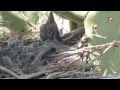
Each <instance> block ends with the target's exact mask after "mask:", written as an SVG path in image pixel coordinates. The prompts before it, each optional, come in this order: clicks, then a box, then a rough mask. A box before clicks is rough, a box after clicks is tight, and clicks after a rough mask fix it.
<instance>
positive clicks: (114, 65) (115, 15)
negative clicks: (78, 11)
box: [84, 11, 120, 75]
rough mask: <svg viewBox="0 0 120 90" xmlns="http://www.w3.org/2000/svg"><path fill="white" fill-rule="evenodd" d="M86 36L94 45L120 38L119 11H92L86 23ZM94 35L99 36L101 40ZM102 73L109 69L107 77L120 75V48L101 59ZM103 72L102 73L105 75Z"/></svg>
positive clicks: (114, 49) (113, 48)
mask: <svg viewBox="0 0 120 90" xmlns="http://www.w3.org/2000/svg"><path fill="white" fill-rule="evenodd" d="M84 25H85V34H86V35H87V37H88V39H89V42H90V43H91V44H92V45H99V44H104V43H109V42H112V41H113V40H115V39H119V38H120V12H119V11H90V12H89V14H88V16H87V17H86V19H85V21H84ZM92 34H98V35H100V36H102V37H106V38H100V37H97V36H94V35H92ZM101 64H103V68H102V71H103V72H104V71H105V70H106V69H107V75H108V74H113V71H114V72H117V73H120V47H119V46H118V47H116V48H115V47H112V48H111V49H110V50H109V51H107V52H106V53H105V54H104V55H103V56H102V57H101ZM103 72H102V73H103Z"/></svg>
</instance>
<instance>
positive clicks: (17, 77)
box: [0, 66, 22, 79]
mask: <svg viewBox="0 0 120 90" xmlns="http://www.w3.org/2000/svg"><path fill="white" fill-rule="evenodd" d="M0 70H2V71H4V72H6V73H8V74H10V75H12V76H13V77H15V78H16V79H22V77H20V76H19V75H17V74H15V73H14V72H12V71H10V70H8V69H6V68H4V67H2V66H0Z"/></svg>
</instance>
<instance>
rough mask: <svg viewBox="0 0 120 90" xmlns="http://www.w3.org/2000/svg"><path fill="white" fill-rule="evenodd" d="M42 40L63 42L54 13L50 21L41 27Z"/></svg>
mask: <svg viewBox="0 0 120 90" xmlns="http://www.w3.org/2000/svg"><path fill="white" fill-rule="evenodd" d="M40 39H41V41H42V42H44V41H45V40H58V41H60V42H62V39H61V37H60V34H59V31H58V27H57V24H56V22H55V20H54V17H53V13H52V12H50V14H49V17H48V21H47V22H46V23H45V24H43V25H42V26H41V27H40Z"/></svg>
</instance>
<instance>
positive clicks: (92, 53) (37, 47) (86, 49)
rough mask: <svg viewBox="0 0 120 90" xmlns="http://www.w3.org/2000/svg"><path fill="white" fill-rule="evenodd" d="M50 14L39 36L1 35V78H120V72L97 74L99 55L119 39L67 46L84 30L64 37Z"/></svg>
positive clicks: (117, 43)
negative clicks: (94, 44) (34, 37)
mask: <svg viewBox="0 0 120 90" xmlns="http://www.w3.org/2000/svg"><path fill="white" fill-rule="evenodd" d="M50 16H52V18H50V17H49V18H48V19H49V20H48V22H47V23H46V24H45V25H43V26H42V28H41V30H40V31H41V32H40V39H32V38H27V39H25V38H23V36H22V33H21V34H16V35H14V36H13V35H9V34H7V35H4V34H3V35H1V36H0V78H1V79H90V78H119V75H116V76H112V77H111V76H108V77H103V76H97V73H98V70H99V69H100V66H101V65H100V64H99V58H100V57H101V56H102V55H103V54H104V53H105V52H106V51H107V50H109V49H110V48H111V47H112V46H116V45H119V44H120V41H119V40H115V41H113V42H110V43H106V44H102V45H96V46H90V45H88V43H87V42H85V41H84V40H81V41H80V42H78V41H77V43H76V44H74V45H68V43H69V42H70V41H72V38H76V34H75V33H77V34H78V33H80V34H81V30H79V29H78V30H75V31H73V32H71V33H68V34H66V35H64V36H62V37H61V36H60V35H59V33H58V28H57V26H56V24H55V21H54V20H53V19H54V18H53V15H52V13H51V14H50ZM51 19H52V20H51ZM79 31H80V32H79ZM78 35H79V34H78ZM74 36H75V37H74ZM83 37H84V36H83ZM83 37H82V38H83Z"/></svg>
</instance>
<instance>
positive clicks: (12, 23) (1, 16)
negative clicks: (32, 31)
mask: <svg viewBox="0 0 120 90" xmlns="http://www.w3.org/2000/svg"><path fill="white" fill-rule="evenodd" d="M0 20H1V21H7V22H8V24H6V25H5V26H6V27H7V28H9V29H10V30H13V31H19V30H23V29H27V24H26V23H25V21H24V19H23V17H22V15H21V14H20V13H19V12H18V11H2V12H1V13H0Z"/></svg>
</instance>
